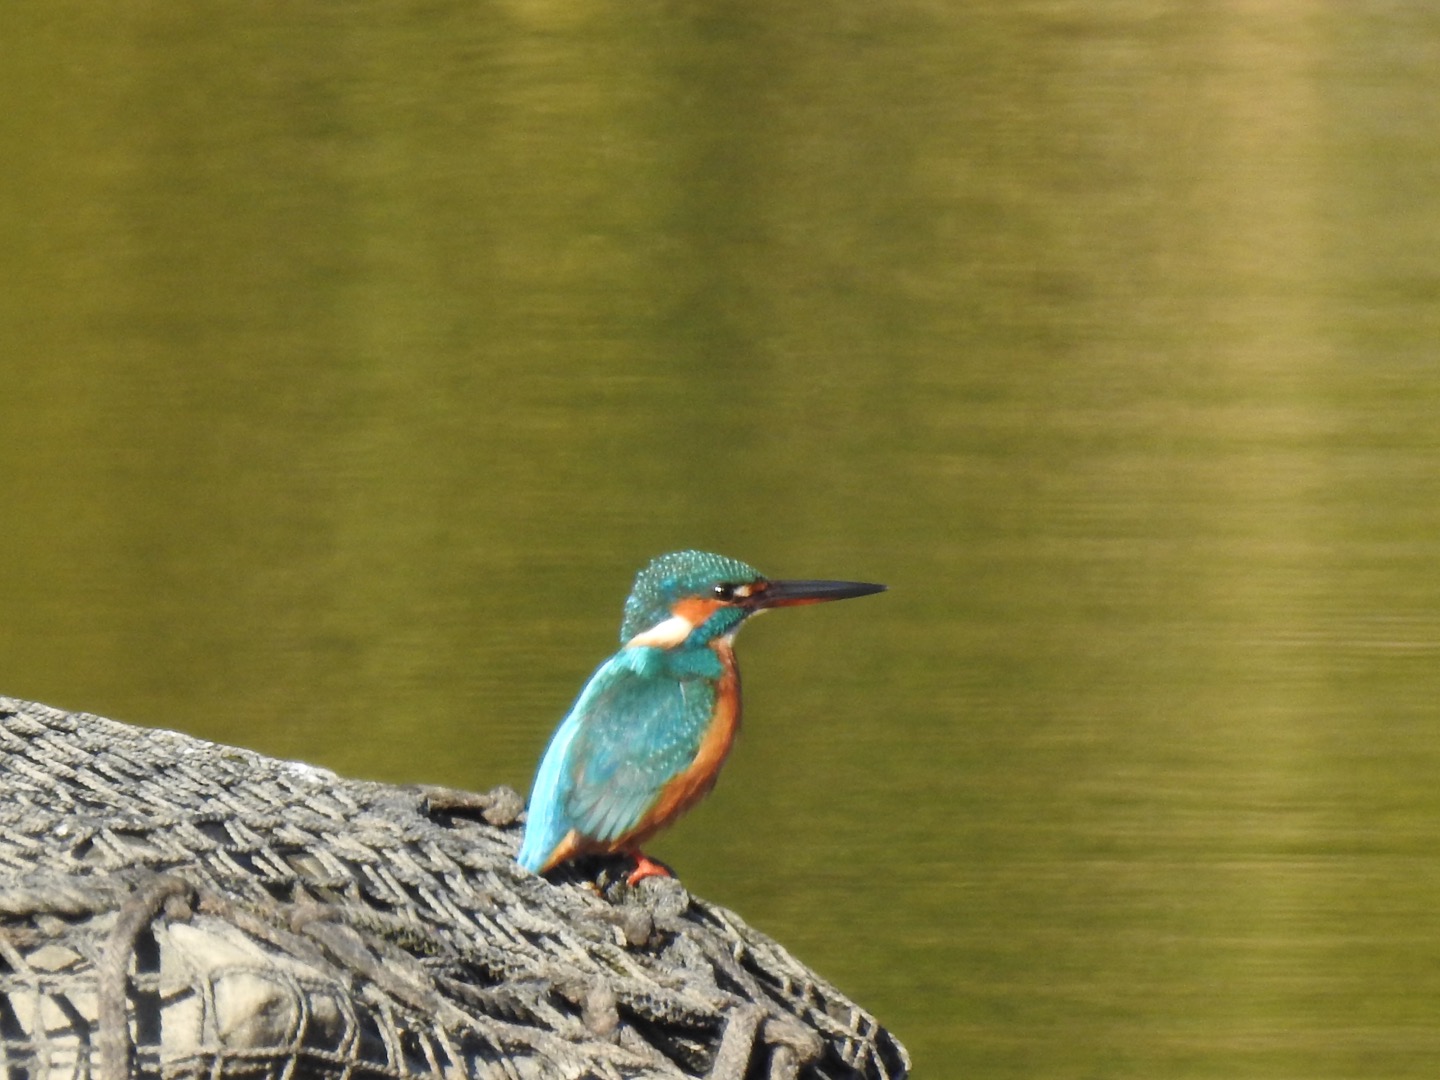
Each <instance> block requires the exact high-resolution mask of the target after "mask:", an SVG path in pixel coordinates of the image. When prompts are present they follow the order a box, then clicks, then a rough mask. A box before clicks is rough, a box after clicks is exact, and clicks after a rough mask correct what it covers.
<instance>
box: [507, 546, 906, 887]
mask: <svg viewBox="0 0 1440 1080" xmlns="http://www.w3.org/2000/svg"><path fill="white" fill-rule="evenodd" d="M884 589H885V586H884V585H871V584H868V583H866V582H860V581H771V580H770V579H769V578H766V577H765V576H764V575H762V574H761V573H760V572H759V571H758V570H756V569H755V568H754V567H753V566H748V565H746V564H745V563H743V562H740V561H738V560H736V559H727V558H725V557H724V556H723V555H712V554H709V553H708V552H704V551H677V552H673V553H671V554H669V555H661V556H660V557H659V558H657V559H655V560H654V561H652V562H651V563H650V565H649V566H647V567H645V569H643V570H641V571H640V573H639V574H638V575H637V576H636V578H635V587H634V589H632V590H631V592H630V596H629V598H628V599H627V600H626V601H625V614H624V618H623V620H622V621H621V623H620V641H621V643H622V648H621V649H620V651H619V652H617V653H616V654H615V655H614V656H612V657H611V658H610V659H609V660H607V661H605V663H603V664H601V665H600V667H599V668H598V669H597V670H596V672H595V674H594V675H592V676H591V677H590V681H589V682H588V683H586V684H585V688H584V689H583V690H582V691H580V696H579V697H578V698H577V699H576V701H575V704H574V705H573V706H572V707H571V709H570V713H569V715H567V716H566V717H565V719H564V720H563V721H562V722H561V724H560V726H559V728H557V729H556V731H555V734H554V735H553V736H552V737H551V739H550V745H549V747H547V748H546V750H545V756H544V757H543V758H542V759H541V761H540V769H539V771H538V772H537V773H536V775H535V785H534V787H533V788H532V790H531V792H530V811H529V816H528V819H527V821H526V823H525V839H524V841H523V842H522V843H521V845H520V853H519V855H518V856H517V859H518V860H519V863H520V865H521V866H523V867H525V868H526V869H527V870H530V871H532V872H534V873H537V874H543V873H545V872H546V871H549V870H552V869H554V868H555V867H557V866H559V865H560V864H561V863H563V862H566V861H568V860H570V859H573V858H575V857H577V856H580V855H593V854H619V853H624V854H627V855H629V856H631V857H633V858H634V860H635V869H634V871H633V872H632V873H631V874H630V875H629V877H628V879H627V880H628V882H629V883H630V884H631V885H634V884H635V883H636V882H638V881H640V880H641V879H643V878H646V877H651V876H655V875H663V876H668V873H669V872H668V871H667V870H666V869H665V868H664V867H662V866H660V865H659V864H658V863H655V862H652V861H651V860H650V859H648V858H646V857H645V855H643V854H642V853H641V851H640V845H641V844H642V843H643V842H644V841H645V840H647V839H649V838H650V837H651V836H653V835H655V833H657V832H658V831H659V830H661V829H663V828H664V827H665V826H667V825H669V824H670V823H671V822H673V821H674V820H675V819H676V818H678V817H679V816H680V815H681V814H683V813H684V812H685V811H686V810H688V809H690V807H692V806H694V805H695V804H696V803H697V802H699V801H700V800H701V799H702V798H704V797H705V795H706V794H708V793H709V791H710V789H711V788H712V787H713V786H714V784H715V778H716V777H717V776H718V775H719V773H720V766H721V765H723V764H724V762H725V757H726V755H727V754H728V753H729V752H730V746H731V743H733V742H734V740H735V733H736V731H737V730H738V728H739V726H740V672H739V670H738V669H737V668H736V666H735V651H734V640H735V634H736V632H737V631H738V630H739V629H740V624H741V623H743V622H744V621H745V620H746V619H747V618H749V617H750V616H751V615H754V614H756V613H757V612H760V611H765V610H768V609H769V608H775V607H790V606H792V605H795V604H818V603H822V602H824V601H827V600H844V599H846V598H848V597H852V596H867V595H869V594H870V593H877V592H882V591H883V590H884Z"/></svg>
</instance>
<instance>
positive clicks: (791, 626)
mask: <svg viewBox="0 0 1440 1080" xmlns="http://www.w3.org/2000/svg"><path fill="white" fill-rule="evenodd" d="M372 8H373V10H371V11H370V15H371V16H372V17H370V18H367V19H366V20H365V24H364V26H363V27H361V26H359V25H357V22H358V17H357V16H355V15H354V14H353V13H348V12H345V11H344V10H342V9H336V10H335V11H331V12H326V13H315V12H311V14H310V16H307V18H306V19H305V20H301V19H300V18H299V17H298V16H297V17H294V21H292V22H282V21H278V19H279V17H278V16H275V15H274V14H273V13H269V14H266V13H262V12H259V11H258V10H255V9H251V8H249V7H234V8H231V9H227V11H226V13H225V14H224V15H223V16H217V17H216V18H215V19H213V20H211V19H209V18H208V17H207V20H206V21H205V22H203V23H202V22H199V21H191V20H190V19H189V18H188V17H187V16H185V15H184V14H183V13H181V12H178V11H165V12H160V11H152V10H149V9H146V8H143V7H135V8H133V9H130V10H128V11H127V14H126V20H127V21H126V23H125V26H124V27H123V32H118V33H117V32H116V29H115V28H114V27H113V26H111V25H110V24H109V23H108V22H107V24H106V25H105V26H104V27H100V26H92V27H86V26H84V25H82V24H80V23H79V22H78V21H77V22H76V23H75V24H74V25H72V26H70V27H68V28H64V27H61V26H60V25H59V24H55V23H49V24H47V25H46V26H45V27H31V28H29V31H28V33H29V34H30V36H29V37H28V38H27V40H31V41H32V42H33V44H34V48H33V49H32V50H30V51H29V52H27V54H26V56H25V57H24V58H22V62H18V63H17V66H16V67H15V69H14V70H13V71H12V72H11V73H10V75H9V76H8V78H9V79H10V80H11V82H12V85H10V86H7V89H8V90H10V91H12V93H10V94H7V100H12V101H17V102H23V103H24V108H21V109H18V110H12V112H13V115H14V117H15V118H14V119H12V120H11V121H10V123H11V124H12V125H15V126H16V127H17V129H20V130H21V133H22V134H23V135H24V136H25V137H24V138H22V139H21V140H20V143H21V144H22V145H23V146H24V147H25V149H24V151H23V152H22V153H21V154H20V155H19V156H18V160H17V161H16V162H15V163H14V164H13V166H12V167H11V168H10V169H9V170H8V175H7V176H6V177H5V178H4V179H0V183H3V184H4V185H5V198H4V199H3V200H0V203H4V205H5V206H6V207H7V208H8V209H7V210H6V211H5V217H4V219H3V221H4V225H3V228H4V229H5V234H6V236H7V237H9V238H10V239H11V241H12V242H11V243H8V244H6V245H3V247H4V249H5V253H3V254H0V258H3V259H4V260H5V269H6V273H5V280H6V282H7V289H6V290H5V291H6V294H7V295H6V296H5V297H4V298H3V299H0V319H3V320H4V326H5V330H6V337H7V339H8V340H9V342H10V349H9V350H8V355H7V359H6V360H5V361H4V370H5V375H4V380H5V387H6V394H5V398H6V410H5V414H4V415H5V427H6V432H7V446H6V449H5V451H4V454H5V459H4V464H5V468H4V476H5V477H6V479H7V480H8V481H9V487H8V488H7V493H8V496H9V497H8V499H7V507H8V513H7V515H6V519H7V522H6V526H5V529H4V535H5V541H4V543H5V547H4V552H3V558H0V590H3V595H4V596H5V597H6V609H7V611H8V612H10V613H11V616H12V617H11V619H10V620H8V621H7V627H6V631H5V638H4V649H3V655H4V657H5V660H6V664H5V667H6V676H7V681H6V683H5V684H4V685H3V687H0V689H3V690H4V691H5V692H7V693H13V694H20V695H25V696H31V697H35V698H39V699H42V700H46V701H50V702H54V703H56V704H62V705H67V706H71V707H77V708H85V709H93V710H96V711H101V712H106V713H109V714H111V715H116V716H119V717H121V718H125V719H131V720H135V721H139V722H146V723H154V724H163V725H166V726H173V727H179V728H183V729H185V730H189V731H193V732H196V733H198V734H202V735H205V736H208V737H211V738H217V739H223V740H228V741H233V742H238V743H243V744H245V745H249V746H253V747H256V748H258V749H261V750H265V751H268V752H272V753H276V754H282V755H286V756H292V757H304V758H309V759H312V760H316V761H317V762H320V763H322V764H326V765H329V766H331V767H335V768H339V769H342V770H345V771H349V772H354V773H360V774H364V775H370V776H377V777H383V778H388V779H393V780H405V781H410V780H419V779H423V780H428V781H433V782H437V783H450V784H458V785H468V786H475V787H485V786H488V785H490V784H492V783H496V782H507V783H510V784H513V785H515V786H517V787H524V786H525V785H526V784H527V783H528V780H529V776H530V770H531V768H532V766H533V762H534V760H535V757H536V755H537V754H538V753H539V750H540V748H541V746H542V745H543V743H544V739H545V737H546V735H547V734H548V732H549V730H550V727H551V726H552V725H553V724H554V723H555V722H556V721H557V720H558V718H559V717H560V716H561V715H562V714H563V712H564V710H565V709H566V708H567V707H568V705H569V702H570V699H571V697H572V696H573V694H574V693H575V691H576V690H577V689H578V688H579V686H580V685H581V683H582V682H583V680H584V678H585V677H586V676H587V675H588V674H589V672H590V670H591V669H592V668H593V667H594V666H595V665H596V664H597V663H599V661H600V660H601V659H603V657H604V656H605V655H606V653H608V652H609V651H610V650H611V649H612V648H613V647H614V637H615V633H616V628H617V625H618V619H619V608H620V603H621V601H622V599H623V597H624V594H625V591H626V590H627V589H628V587H629V579H630V575H631V574H632V573H633V571H634V570H635V568H637V567H638V566H639V565H640V564H641V563H643V562H644V561H645V560H646V559H648V558H649V557H650V556H652V555H654V554H656V553H658V552H660V551H664V550H671V549H675V548H679V547H685V546H701V547H708V548H714V549H717V550H721V551H724V552H726V553H728V554H733V555H735V556H738V557H741V558H744V559H746V560H749V561H752V562H755V563H757V564H759V565H760V566H761V567H762V568H764V569H766V570H769V571H771V572H774V573H776V574H780V575H790V576H834V577H855V578H863V579H873V580H879V581H886V582H888V583H889V584H890V585H891V592H890V593H888V594H886V595H885V596H884V597H879V598H876V599H875V600H874V601H867V603H866V604H864V605H858V604H857V605H837V606H836V607H835V608H834V609H823V610H822V609H816V610H807V611H803V612H796V613H793V614H788V613H787V614H784V615H781V616H779V617H776V618H773V619H767V620H764V621H763V622H762V623H761V624H759V625H758V626H757V627H756V628H754V629H747V630H746V633H745V635H744V636H743V638H742V639H741V642H740V655H741V659H742V663H743V666H744V670H745V676H746V693H747V719H746V730H745V733H744V736H743V739H742V741H741V743H740V745H739V747H738V749H737V751H736V754H735V757H734V758H733V760H732V763H731V765H730V766H729V768H728V770H727V772H726V775H725V777H724V778H723V780H722V782H721V784H720V787H719V788H718V790H717V792H716V794H715V796H714V797H713V799H712V800H711V802H710V803H708V804H707V805H706V807H705V808H703V809H702V810H700V811H698V812H697V813H696V814H695V815H694V817H693V818H692V819H690V820H687V821H686V823H685V824H684V825H683V826H682V827H681V828H679V829H678V830H677V831H676V832H674V833H673V834H671V835H670V836H668V837H666V838H665V839H664V840H662V841H661V842H660V844H659V845H658V847H657V852H658V853H659V854H660V855H662V856H664V857H666V858H667V859H668V860H670V861H672V862H673V863H674V864H675V865H676V866H677V867H678V868H679V869H680V870H681V871H682V873H683V874H684V876H685V878H686V880H687V882H688V883H689V884H690V885H691V886H692V887H693V888H695V889H696V891H698V892H701V893H703V894H705V895H708V896H711V897H713V898H715V899H717V900H719V901H721V902H723V903H726V904H728V905H730V906H732V907H734V908H736V909H737V910H738V911H739V912H741V914H742V915H743V916H744V917H745V918H746V919H747V920H749V921H751V922H753V923H755V924H756V925H757V926H760V927H761V928H763V929H765V930H767V931H769V932H771V933H773V934H774V935H775V936H776V937H777V938H779V939H780V940H781V941H783V942H784V943H786V944H787V945H789V946H790V947H791V948H793V949H794V950H795V951H796V952H798V953H799V954H800V955H801V956H802V957H803V958H804V959H806V960H808V961H809V962H811V963H813V964H814V965H815V966H816V967H817V968H819V970H821V971H822V972H823V973H825V974H826V975H827V976H829V977H831V978H832V979H833V980H835V981H836V982H837V983H839V984H840V985H841V986H842V987H844V988H845V989H846V990H848V991H849V992H851V993H853V994H854V995H856V996H857V997H858V998H859V1000H861V1001H862V1002H863V1003H864V1004H866V1005H867V1006H869V1007H871V1008H872V1009H874V1010H875V1011H876V1012H877V1014H878V1015H880V1016H881V1017H882V1018H883V1019H884V1020H885V1021H886V1022H887V1023H889V1024H890V1025H891V1026H893V1027H894V1029H895V1030H896V1031H897V1033H898V1034H899V1035H900V1036H901V1038H902V1039H904V1040H905V1041H906V1042H907V1044H908V1045H909V1046H910V1047H911V1049H912V1051H913V1053H914V1055H915V1058H916V1062H917V1066H918V1069H917V1071H918V1072H920V1073H924V1074H927V1075H929V1074H934V1075H947V1074H949V1075H966V1074H969V1075H983V1076H992V1077H1001V1076H1016V1077H1020V1076H1027V1077H1028V1076H1037V1075H1041V1076H1049V1077H1067V1076H1075V1077H1082V1076H1096V1075H1103V1076H1109V1077H1117V1076H1135V1077H1153V1076H1169V1077H1182V1076H1196V1077H1200V1076H1225V1077H1227V1078H1228V1077H1236V1076H1301V1075H1303V1076H1306V1077H1351V1076H1381V1075H1383V1076H1387V1077H1402V1076H1417V1077H1418V1076H1428V1075H1429V1073H1430V1071H1431V1070H1432V1069H1433V1062H1434V1061H1435V1060H1436V1057H1437V1054H1436V1051H1437V1050H1440V1046H1437V1045H1436V1043H1437V1036H1436V1035H1435V1034H1434V1032H1435V1030H1436V1029H1435V1026H1434V1023H1433V1016H1434V1013H1435V1009H1436V1007H1437V1004H1440V981H1437V975H1436V973H1437V971H1440V965H1437V964H1436V959H1437V945H1436V942H1437V940H1440V934H1437V933H1436V931H1437V930H1440V926H1437V918H1440V916H1437V914H1436V912H1437V910H1440V905H1436V903H1435V898H1436V895H1437V893H1436V885H1437V879H1440V862H1437V860H1436V856H1435V854H1434V852H1435V848H1436V843H1435V841H1436V825H1435V821H1436V813H1437V810H1440V801H1437V796H1436V794H1435V786H1434V782H1433V777H1434V776H1435V773H1436V764H1437V761H1436V759H1437V757H1440V736H1437V734H1436V730H1435V724H1434V706H1433V702H1434V701H1435V700H1436V696H1437V695H1436V691H1437V685H1436V684H1437V674H1436V670H1437V665H1436V662H1435V661H1436V658H1437V651H1440V604H1437V599H1440V595H1437V594H1440V574H1437V571H1436V566H1437V559H1436V555H1437V541H1436V536H1437V530H1436V525H1437V507H1440V468H1437V465H1440V460H1437V459H1440V436H1437V434H1436V432H1437V431H1440V428H1437V427H1436V425H1435V420H1434V417H1435V415H1436V405H1437V398H1440V375H1437V373H1436V369H1435V367H1434V364H1433V355H1432V353H1433V343H1434V341H1435V333H1436V330H1437V326H1436V315H1435V311H1436V308H1435V305H1434V303H1433V301H1434V296H1435V280H1434V265H1433V252H1434V250H1435V240H1436V239H1437V235H1436V234H1437V232H1440V214H1437V213H1436V212H1435V210H1434V200H1433V198H1431V197H1430V192H1429V186H1427V184H1428V180H1427V179H1426V178H1429V177H1431V176H1432V174H1433V172H1434V169H1435V164H1436V153H1437V151H1436V149H1435V147H1436V145H1437V142H1436V140H1435V139H1434V138H1433V135H1434V132H1433V131H1432V130H1430V125H1429V124H1428V122H1425V121H1423V120H1422V119H1421V117H1422V116H1429V115H1430V113H1431V112H1432V111H1433V110H1431V109H1429V107H1428V104H1427V103H1428V102H1429V101H1430V100H1432V98H1433V95H1434V92H1435V90H1436V89H1437V87H1436V85H1435V83H1436V78H1437V76H1436V75H1435V71H1436V70H1437V69H1436V68H1435V66H1434V65H1433V63H1430V62H1429V59H1427V58H1428V57H1429V56H1430V53H1431V52H1433V48H1434V44H1435V40H1436V38H1435V31H1434V28H1433V27H1432V26H1430V25H1429V24H1428V22H1427V20H1426V17H1425V16H1424V15H1423V13H1422V12H1421V10H1420V9H1416V10H1414V11H1411V10H1410V9H1408V8H1405V7H1404V6H1393V7H1392V8H1391V9H1389V13H1388V15H1387V17H1386V18H1383V19H1382V18H1380V17H1379V16H1377V15H1374V14H1355V13H1320V12H1311V11H1303V10H1299V9H1296V10H1289V9H1281V8H1266V9H1264V10H1261V9H1258V8H1257V9H1254V10H1251V11H1248V12H1245V13H1231V14H1229V15H1227V16H1226V17H1225V18H1224V19H1221V18H1219V17H1214V18H1211V17H1208V16H1206V15H1205V14H1204V13H1193V12H1192V13H1189V14H1186V13H1182V12H1178V11H1172V10H1170V9H1165V8H1161V7H1159V6H1156V5H1147V4H1135V5H1128V6H1124V7H1123V8H1122V9H1115V10H1112V11H1110V12H1108V14H1107V13H1099V12H1097V13H1084V12H1079V11H1072V10H1070V9H1067V8H1065V7H1063V6H1054V5H1045V4H1040V5H1020V6H1016V7H1010V6H998V5H997V6H994V7H993V8H992V7H991V6H987V5H965V6H963V10H961V9H960V8H957V9H956V10H953V11H950V10H938V9H934V8H933V7H923V6H920V5H902V6H901V7H899V8H894V7H890V8H886V9H884V10H883V11H882V10H880V9H870V8H864V7H859V6H856V7H854V8H853V9H850V8H847V9H846V17H845V18H844V19H840V20H839V21H835V18H834V16H835V15H836V13H835V12H828V13H826V15H825V17H824V18H823V19H821V18H820V15H819V14H818V13H817V15H816V16H814V17H813V18H812V17H811V16H809V15H807V14H806V13H802V12H783V11H778V10H770V9H761V8H757V9H756V10H755V11H753V12H748V11H734V12H731V13H730V14H729V15H727V16H726V17H725V18H723V19H722V18H720V17H718V16H717V17H714V18H710V19H701V18H689V17H687V16H686V15H684V14H683V13H681V12H678V11H675V10H671V11H667V12H664V13H661V12H658V11H652V12H649V13H648V14H646V15H645V16H643V17H641V16H634V17H630V16H627V17H625V18H620V17H618V15H617V17H614V18H608V19H600V18H598V17H596V18H591V19H586V18H583V17H581V16H578V15H575V16H566V18H565V20H564V21H562V22H560V23H552V22H551V21H550V16H547V15H546V14H545V13H544V9H543V8H541V7H536V6H533V5H528V6H527V5H511V6H510V8H509V9H507V13H506V14H505V16H504V17H503V18H502V17H500V16H495V17H493V18H492V19H490V20H489V21H488V22H485V23H483V25H482V24H481V23H477V22H474V21H473V20H471V18H470V16H469V15H467V16H465V17H464V18H462V17H460V15H459V14H458V13H455V14H451V15H446V14H444V13H443V12H432V13H431V15H430V17H429V19H428V20H424V21H411V20H408V19H407V17H406V16H405V14H404V13H403V12H402V11H401V10H400V9H398V8H394V9H392V8H391V7H390V6H388V5H383V4H380V5H372ZM552 14H555V13H552ZM611 14H612V15H615V14H616V13H613V12H612V13H611ZM22 17H23V16H22V15H20V14H11V15H8V16H6V18H9V19H20V18H22ZM447 20H448V21H447ZM816 20H819V21H818V22H817V21H816ZM807 21H808V23H807ZM809 23H813V25H809ZM5 77H6V76H0V78H5ZM22 89H23V90H24V93H23V94H22V93H21V90H22ZM1422 106H1423V107H1422Z"/></svg>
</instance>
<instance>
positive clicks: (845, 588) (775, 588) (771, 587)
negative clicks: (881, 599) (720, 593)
mask: <svg viewBox="0 0 1440 1080" xmlns="http://www.w3.org/2000/svg"><path fill="white" fill-rule="evenodd" d="M884 591H885V586H884V585H873V584H871V583H870V582H868V581H768V582H766V583H765V587H764V588H763V589H757V590H756V591H755V592H754V594H752V596H751V598H750V600H751V604H752V606H753V607H754V608H755V610H757V611H762V610H764V609H765V608H772V607H793V606H794V605H796V604H823V603H825V602H826V601H829V600H848V599H850V598H851V597H852V596H869V595H870V594H871V593H877V592H884Z"/></svg>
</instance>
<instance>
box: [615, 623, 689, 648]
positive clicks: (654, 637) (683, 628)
mask: <svg viewBox="0 0 1440 1080" xmlns="http://www.w3.org/2000/svg"><path fill="white" fill-rule="evenodd" d="M694 629H695V624H694V623H692V622H691V621H690V620H689V619H687V618H685V616H683V615H671V616H670V618H668V619H665V620H663V621H662V622H658V623H656V624H655V625H654V626H652V627H651V628H650V629H649V630H646V631H645V632H644V633H640V634H636V635H635V636H634V637H632V638H631V639H630V640H629V641H627V642H626V643H625V647H626V648H627V649H635V648H641V647H645V646H648V647H649V648H652V649H672V648H674V647H675V646H676V645H679V644H680V643H681V642H683V641H684V640H685V639H686V638H688V637H689V636H690V634H691V632H692V631H693V630H694Z"/></svg>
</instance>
